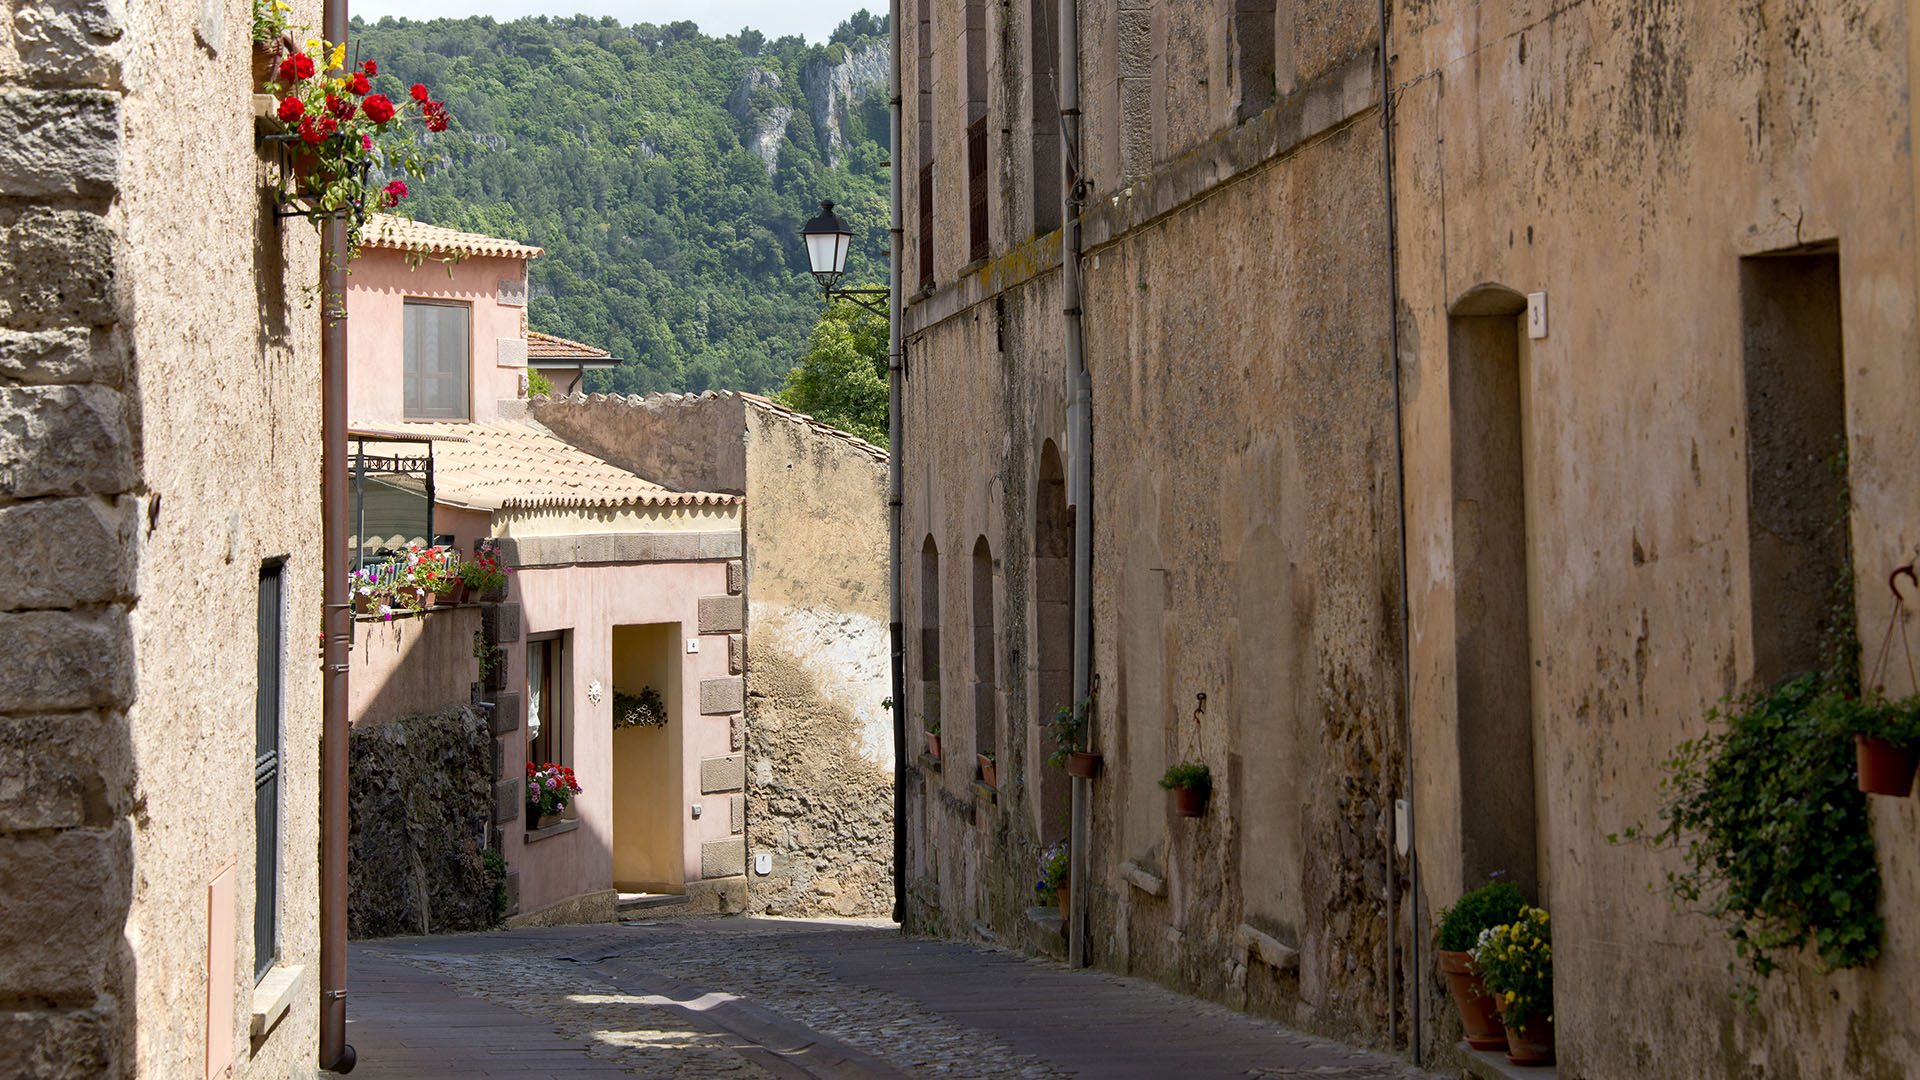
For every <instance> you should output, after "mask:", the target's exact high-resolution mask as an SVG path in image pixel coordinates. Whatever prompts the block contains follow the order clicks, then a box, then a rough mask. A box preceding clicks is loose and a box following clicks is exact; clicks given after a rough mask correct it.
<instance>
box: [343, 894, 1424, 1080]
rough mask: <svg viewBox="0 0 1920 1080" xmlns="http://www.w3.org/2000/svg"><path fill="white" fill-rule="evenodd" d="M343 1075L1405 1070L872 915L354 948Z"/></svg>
mask: <svg viewBox="0 0 1920 1080" xmlns="http://www.w3.org/2000/svg"><path fill="white" fill-rule="evenodd" d="M351 965H352V969H351V973H350V977H349V980H348V985H349V986H350V987H351V991H350V992H351V995H352V996H351V997H350V998H349V1001H350V1006H349V1017H350V1019H349V1023H348V1041H349V1042H351V1043H352V1044H354V1046H355V1047H356V1049H357V1050H358V1052H359V1067H358V1068H356V1069H355V1070H354V1076H355V1077H356V1078H361V1077H365V1078H369V1080H440V1078H445V1080H453V1078H466V1077H523V1078H525V1077H573V1076H590V1077H597V1076H604V1077H616V1076H641V1077H652V1078H674V1080H678V1078H686V1080H696V1078H709V1077H719V1078H734V1077H738V1078H753V1080H761V1078H777V1080H804V1078H808V1077H819V1078H837V1080H893V1078H901V1077H946V1078H953V1080H968V1078H986V1077H993V1078H1000V1077H1018V1078H1023V1080H1054V1078H1061V1077H1098V1078H1102V1080H1157V1078H1165V1077H1177V1078H1179V1080H1210V1078H1216V1077H1219V1078H1225V1077H1236V1078H1261V1080H1281V1078H1291V1077H1325V1078H1343V1080H1386V1078H1407V1077H1420V1076H1424V1075H1426V1074H1422V1073H1418V1072H1415V1071H1413V1070H1411V1069H1409V1068H1407V1067H1406V1066H1404V1065H1402V1064H1400V1063H1398V1062H1395V1061H1392V1060H1390V1059H1387V1058H1383V1057H1380V1056H1378V1055H1373V1054H1367V1053H1361V1052H1358V1051H1355V1050H1353V1049H1350V1048H1348V1047H1343V1046H1340V1045H1337V1044H1335V1043H1331V1042H1328V1041H1326V1040H1322V1039H1315V1038H1310V1037H1307V1036H1304V1035H1300V1034H1298V1033H1295V1032H1292V1031H1289V1030H1288V1029H1286V1028H1283V1027H1279V1026H1277V1025H1275V1024H1272V1023H1268V1022H1265V1021H1260V1020H1256V1019H1252V1018H1250V1017H1247V1016H1244V1015H1242V1014H1239V1013H1236V1012H1234V1011H1232V1010H1230V1009H1227V1008H1224V1007H1221V1006H1217V1005H1213V1004H1210V1003H1207V1002H1200V1001H1196V1000H1193V999H1191V998H1187V997H1183V996H1181V995H1179V994H1175V993H1172V992H1169V991H1167V990H1165V989H1163V988H1161V987H1159V986H1156V985H1154V984H1152V983H1148V982H1145V981H1142V980H1138V979H1127V978H1120V977H1116V976H1112V975H1107V974H1102V973H1097V972H1073V971H1069V970H1068V969H1067V968H1065V967H1063V966H1061V965H1059V964H1055V963H1051V962H1048V961H1044V960H1032V959H1027V958H1023V957H1020V956H1016V955H1014V954H1012V953H1009V952H1005V951H1000V950H994V949H986V948H979V947H974V946H969V945H960V944H953V943H948V942H937V941H928V940H921V939H914V938H906V937H902V936H901V935H900V934H899V933H898V932H897V931H896V930H894V929H893V928H892V926H891V925H889V924H862V923H822V922H799V921H784V920H771V919H739V918H718V919H695V918H685V919H663V920H659V921H636V922H630V923H625V924H619V925H596V926H584V927H560V928H551V929H529V930H518V931H510V932H503V933H491V934H469V935H457V936H446V937H436V938H398V939H388V940H383V941H373V942H364V943H359V944H356V945H355V946H354V947H353V949H352V951H351Z"/></svg>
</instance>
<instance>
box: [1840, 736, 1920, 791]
mask: <svg viewBox="0 0 1920 1080" xmlns="http://www.w3.org/2000/svg"><path fill="white" fill-rule="evenodd" d="M1853 754H1854V760H1855V762H1857V763H1858V765H1859V767H1860V777H1859V783H1860V790H1861V791H1864V792H1867V793H1868V794H1870V795H1899V796H1903V797H1904V796H1905V795H1906V794H1907V793H1908V792H1909V791H1912V790H1913V772H1914V766H1915V764H1916V758H1915V754H1914V750H1913V748H1912V747H1910V746H1896V745H1894V744H1893V743H1890V742H1887V741H1886V740H1884V739H1876V738H1874V737H1873V736H1871V735H1855V736H1854V737H1853Z"/></svg>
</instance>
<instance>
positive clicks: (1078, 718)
mask: <svg viewBox="0 0 1920 1080" xmlns="http://www.w3.org/2000/svg"><path fill="white" fill-rule="evenodd" d="M1090 704H1091V701H1090V700H1089V699H1087V698H1081V699H1080V700H1079V702H1078V703H1076V704H1074V705H1072V706H1067V705H1062V706H1060V707H1059V708H1057V709H1055V710H1054V711H1053V719H1052V720H1050V721H1048V722H1047V734H1048V736H1050V737H1051V738H1052V739H1053V753H1052V754H1049V755H1048V756H1047V764H1049V765H1054V766H1063V767H1065V768H1066V770H1067V775H1069V776H1078V777H1083V778H1085V779H1088V780H1091V779H1093V778H1094V777H1095V776H1096V775H1098V774H1099V772H1100V755H1099V754H1096V753H1093V752H1091V751H1090V750H1089V749H1088V747H1087V711H1088V706H1089V705H1090Z"/></svg>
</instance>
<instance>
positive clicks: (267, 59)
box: [253, 41, 281, 94]
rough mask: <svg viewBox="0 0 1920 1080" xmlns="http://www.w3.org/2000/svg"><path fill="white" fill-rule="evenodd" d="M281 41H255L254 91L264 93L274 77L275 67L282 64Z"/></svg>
mask: <svg viewBox="0 0 1920 1080" xmlns="http://www.w3.org/2000/svg"><path fill="white" fill-rule="evenodd" d="M280 57H281V54H280V49H279V42H277V41H276V42H259V41H256V42H254V43H253V92H254V93H256V94H264V93H266V92H267V83H268V81H269V80H271V79H272V78H273V75H274V69H276V68H278V67H279V66H280Z"/></svg>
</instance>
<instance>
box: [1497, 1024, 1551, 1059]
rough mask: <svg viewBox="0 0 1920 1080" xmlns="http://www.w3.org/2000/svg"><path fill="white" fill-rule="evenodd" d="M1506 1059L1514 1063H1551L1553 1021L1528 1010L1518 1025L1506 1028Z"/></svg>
mask: <svg viewBox="0 0 1920 1080" xmlns="http://www.w3.org/2000/svg"><path fill="white" fill-rule="evenodd" d="M1507 1060H1508V1061H1511V1062H1513V1063H1514V1064H1515V1065H1551V1064H1553V1021H1552V1020H1549V1019H1547V1016H1546V1014H1545V1013H1539V1012H1530V1013H1528V1014H1527V1018H1526V1019H1525V1020H1524V1021H1522V1026H1520V1027H1509V1028H1507Z"/></svg>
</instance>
